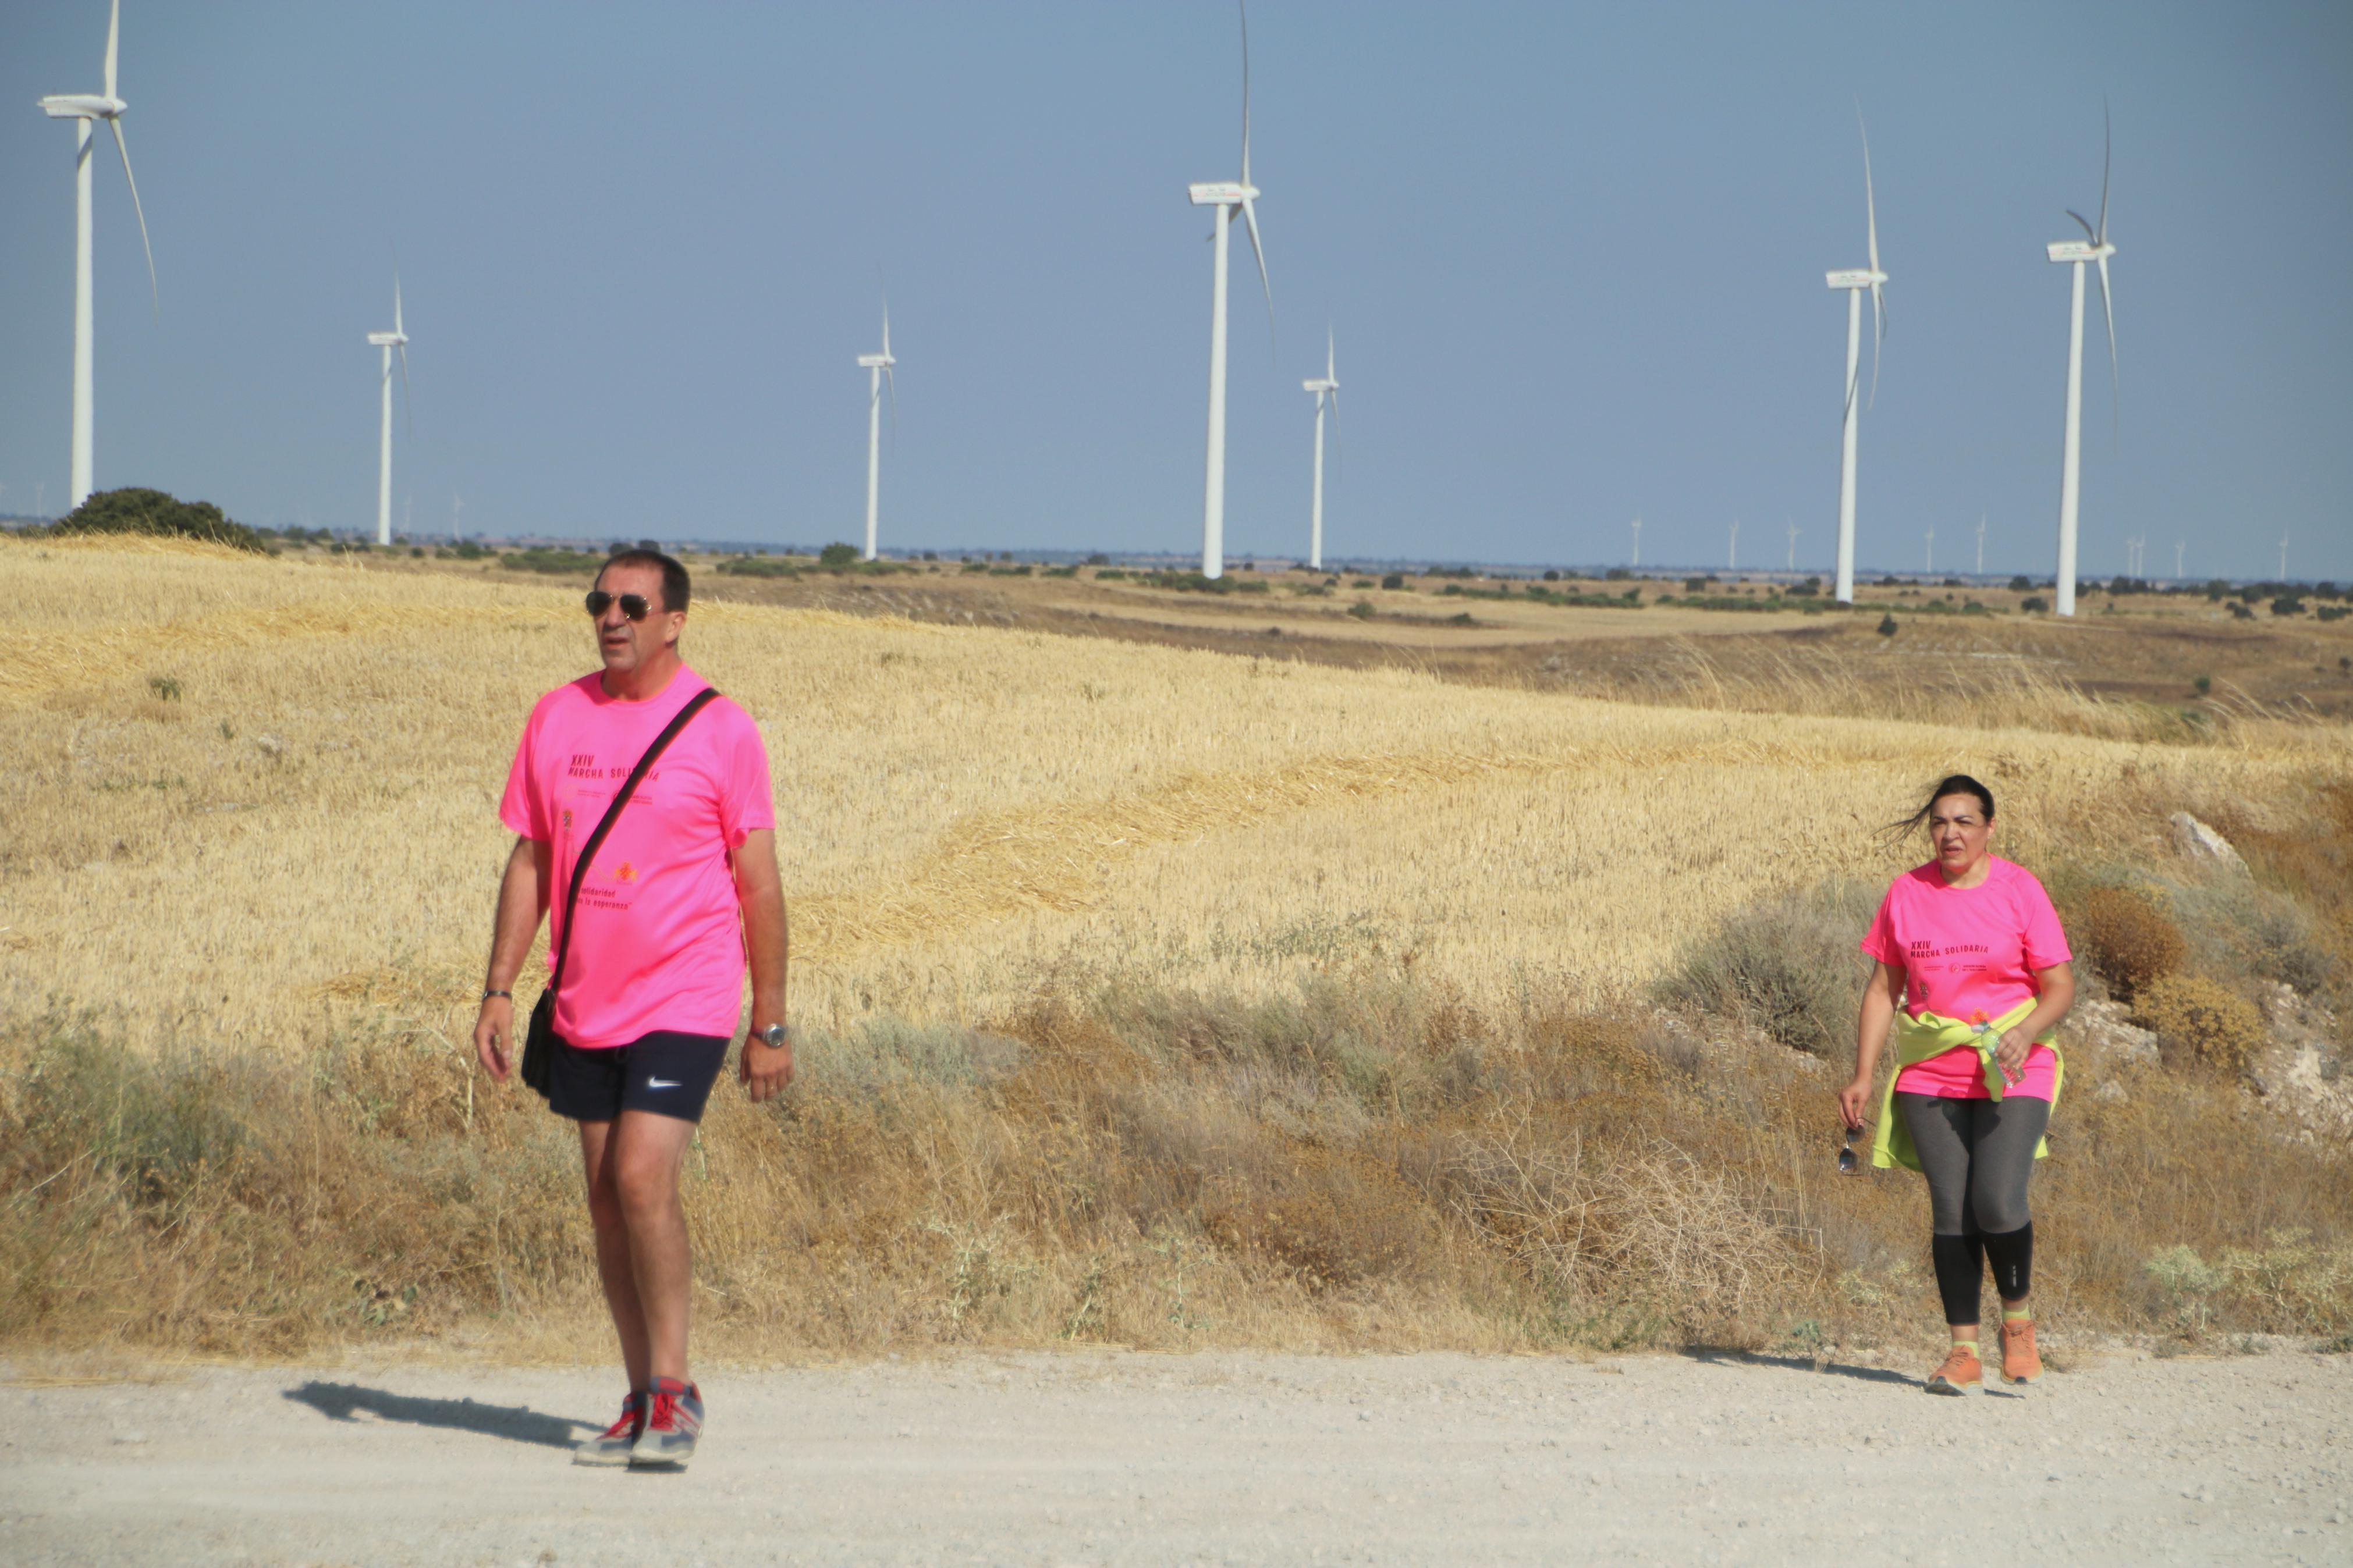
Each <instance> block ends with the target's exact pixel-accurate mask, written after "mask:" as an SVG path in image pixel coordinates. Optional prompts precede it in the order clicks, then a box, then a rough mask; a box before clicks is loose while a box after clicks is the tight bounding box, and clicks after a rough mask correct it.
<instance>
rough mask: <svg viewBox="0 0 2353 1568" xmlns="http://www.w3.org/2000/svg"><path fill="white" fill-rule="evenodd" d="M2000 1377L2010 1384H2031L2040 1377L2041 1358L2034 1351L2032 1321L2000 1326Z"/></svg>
mask: <svg viewBox="0 0 2353 1568" xmlns="http://www.w3.org/2000/svg"><path fill="white" fill-rule="evenodd" d="M2001 1375H2002V1376H2004V1377H2006V1378H2008V1379H2010V1382H2012V1383H2033V1382H2035V1381H2037V1380H2038V1379H2040V1378H2041V1377H2042V1357H2041V1356H2040V1355H2038V1354H2036V1353H2035V1350H2034V1320H2033V1319H2031V1318H2021V1319H2020V1320H2018V1321H2016V1322H2014V1323H2004V1324H2002V1326H2001Z"/></svg>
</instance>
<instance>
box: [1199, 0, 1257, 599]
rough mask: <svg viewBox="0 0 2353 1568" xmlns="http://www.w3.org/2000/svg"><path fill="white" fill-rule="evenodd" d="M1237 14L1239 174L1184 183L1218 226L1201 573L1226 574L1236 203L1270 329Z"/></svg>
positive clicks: (1246, 44) (1246, 30)
mask: <svg viewBox="0 0 2353 1568" xmlns="http://www.w3.org/2000/svg"><path fill="white" fill-rule="evenodd" d="M1237 8H1238V9H1241V16H1242V177H1241V178H1240V180H1237V181H1220V180H1212V181H1208V182H1207V183H1204V184H1197V185H1193V186H1190V187H1188V194H1189V195H1191V196H1192V199H1193V205H1195V206H1197V207H1215V208H1217V209H1218V227H1217V232H1216V233H1215V234H1214V235H1213V236H1211V237H1210V245H1211V247H1212V248H1213V249H1214V250H1215V251H1216V253H1217V258H1216V260H1215V261H1214V262H1213V263H1212V268H1213V270H1212V273H1211V281H1210V285H1209V456H1208V475H1207V479H1206V483H1205V485H1204V487H1203V494H1202V499H1201V575H1202V576H1204V577H1222V576H1224V575H1225V574H1226V230H1227V229H1228V228H1229V227H1230V226H1231V225H1232V222H1233V214H1234V209H1235V208H1236V207H1240V209H1241V213H1242V222H1243V223H1244V224H1245V225H1247V226H1249V228H1250V254H1251V255H1253V256H1255V257H1257V258H1258V281H1259V287H1260V288H1261V289H1264V290H1265V291H1266V325H1267V330H1268V331H1270V332H1271V331H1273V330H1274V285H1273V284H1271V283H1270V282H1268V281H1267V276H1266V249H1265V247H1263V246H1261V244H1260V243H1259V237H1258V208H1257V207H1256V206H1254V205H1251V204H1252V203H1254V202H1256V201H1257V199H1258V195H1259V189H1258V187H1257V186H1256V185H1253V184H1250V12H1249V11H1248V10H1247V9H1246V8H1241V7H1240V6H1238V7H1237Z"/></svg>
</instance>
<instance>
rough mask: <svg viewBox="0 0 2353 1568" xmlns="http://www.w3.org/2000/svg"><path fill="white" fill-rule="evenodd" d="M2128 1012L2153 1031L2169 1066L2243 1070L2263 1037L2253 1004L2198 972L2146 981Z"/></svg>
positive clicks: (2260, 1019)
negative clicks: (2147, 982)
mask: <svg viewBox="0 0 2353 1568" xmlns="http://www.w3.org/2000/svg"><path fill="white" fill-rule="evenodd" d="M2133 1018H2134V1021H2135V1022H2137V1023H2138V1024H2139V1025H2140V1026H2141V1027H2143V1028H2145V1029H2148V1030H2152V1031H2154V1032H2155V1034H2156V1036H2157V1044H2158V1050H2160V1051H2162V1052H2163V1053H2164V1055H2165V1060H2166V1063H2167V1065H2168V1066H2170V1067H2196V1068H2207V1069H2210V1070H2212V1071H2216V1072H2221V1073H2223V1074H2225V1075H2227V1076H2229V1077H2231V1078H2237V1077H2240V1076H2241V1075H2242V1074H2243V1073H2245V1071H2246V1070H2247V1068H2248V1067H2249V1066H2251V1065H2252V1064H2253V1061H2254V1059H2255V1058H2256V1056H2257V1055H2258V1054H2260V1053H2261V1052H2262V1050H2263V1047H2264V1045H2265V1044H2266V1042H2267V1039H2268V1037H2267V1036H2266V1034H2265V1033H2264V1029H2263V1014H2262V1013H2261V1012H2259V1011H2258V1010H2257V1009H2256V1007H2255V1005H2254V1004H2253V1003H2252V1002H2249V1001H2248V1000H2247V999H2246V998H2245V997H2243V996H2242V995H2240V994H2238V993H2237V992H2235V991H2232V989H2230V987H2228V986H2226V985H2223V984H2220V983H2219V982H2216V981H2212V980H2209V979H2207V978H2206V977H2205V976H2203V975H2199V974H2168V975H2167V976H2165V977H2164V978H2162V979H2160V980H2158V981H2155V982H2153V983H2152V984H2149V985H2148V986H2147V988H2146V989H2145V990H2144V991H2143V992H2142V993H2141V994H2140V996H2139V998H2138V999H2137V1001H2136V1002H2135V1003H2134V1005H2133Z"/></svg>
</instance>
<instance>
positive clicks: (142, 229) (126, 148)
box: [106, 0, 164, 316]
mask: <svg viewBox="0 0 2353 1568" xmlns="http://www.w3.org/2000/svg"><path fill="white" fill-rule="evenodd" d="M115 3H116V5H121V0H115ZM106 122H107V124H108V125H110V126H111V127H113V129H114V150H115V151H116V152H118V153H121V154H122V177H123V178H124V179H125V180H127V181H129V182H130V184H131V210H132V212H135V213H137V214H138V215H139V245H140V248H141V249H142V250H144V251H146V253H147V292H148V295H149V297H150V298H151V299H153V300H154V304H155V313H156V314H157V315H159V316H160V315H162V314H163V313H164V291H163V289H160V288H158V287H157V286H156V283H155V247H153V246H152V245H150V244H148V243H147V209H146V208H145V207H142V206H141V205H139V181H138V178H137V176H135V175H133V174H132V172H131V144H130V143H129V142H125V141H124V140H123V139H122V121H121V120H120V119H119V118H117V117H115V116H113V115H109V116H107V121H106Z"/></svg>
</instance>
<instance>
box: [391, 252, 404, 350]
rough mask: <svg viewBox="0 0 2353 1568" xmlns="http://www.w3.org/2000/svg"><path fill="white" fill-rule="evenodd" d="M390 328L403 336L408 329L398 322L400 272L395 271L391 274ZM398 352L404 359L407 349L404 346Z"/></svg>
mask: <svg viewBox="0 0 2353 1568" xmlns="http://www.w3.org/2000/svg"><path fill="white" fill-rule="evenodd" d="M392 330H393V331H396V332H398V333H401V334H402V335H404V336H405V335H406V332H407V330H408V329H406V327H404V326H402V325H401V324H400V274H399V273H397V272H396V273H394V274H393V275H392ZM400 352H401V355H402V357H403V358H404V359H405V358H406V357H407V354H408V350H407V349H406V347H404V348H403V349H402V350H401V351H400Z"/></svg>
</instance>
